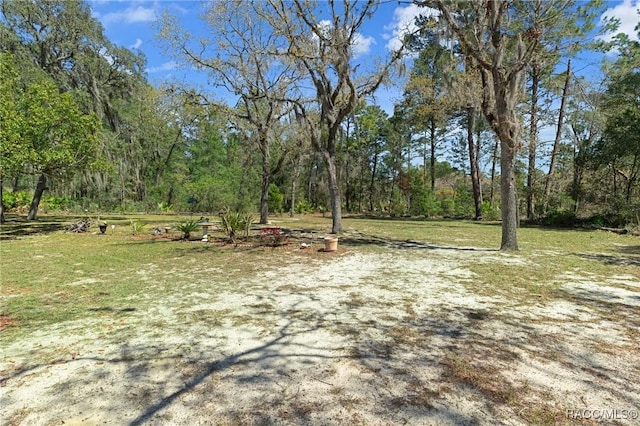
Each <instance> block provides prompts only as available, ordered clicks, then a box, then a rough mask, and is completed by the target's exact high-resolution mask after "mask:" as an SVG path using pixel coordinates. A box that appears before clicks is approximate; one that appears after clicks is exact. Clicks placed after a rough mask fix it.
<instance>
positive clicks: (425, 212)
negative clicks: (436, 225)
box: [411, 185, 441, 218]
mask: <svg viewBox="0 0 640 426" xmlns="http://www.w3.org/2000/svg"><path fill="white" fill-rule="evenodd" d="M440 214H441V208H440V202H439V201H438V199H437V198H436V196H435V194H434V193H433V192H432V191H431V190H430V189H429V188H428V187H426V186H424V185H422V186H421V187H420V188H418V189H417V190H415V191H414V194H413V197H412V203H411V215H413V216H424V217H427V218H430V217H436V216H439V215H440Z"/></svg>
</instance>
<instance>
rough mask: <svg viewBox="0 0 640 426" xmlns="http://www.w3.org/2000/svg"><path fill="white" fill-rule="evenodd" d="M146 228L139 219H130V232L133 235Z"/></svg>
mask: <svg viewBox="0 0 640 426" xmlns="http://www.w3.org/2000/svg"><path fill="white" fill-rule="evenodd" d="M145 228H146V225H145V224H144V223H142V222H140V221H139V220H132V221H131V233H132V234H133V235H138V234H140V233H141V232H143V231H144V229H145Z"/></svg>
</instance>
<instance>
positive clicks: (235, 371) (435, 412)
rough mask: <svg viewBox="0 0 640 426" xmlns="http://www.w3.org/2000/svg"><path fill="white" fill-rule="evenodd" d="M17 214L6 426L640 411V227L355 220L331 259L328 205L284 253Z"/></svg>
mask: <svg viewBox="0 0 640 426" xmlns="http://www.w3.org/2000/svg"><path fill="white" fill-rule="evenodd" d="M8 219H9V220H8V222H7V223H6V224H5V225H3V226H2V227H0V329H1V332H0V347H1V348H2V355H3V356H2V360H1V362H0V384H1V386H2V387H1V388H0V389H1V390H2V392H1V394H0V418H2V419H4V421H6V422H7V424H61V423H62V422H64V423H65V424H83V425H90V424H103V423H104V422H106V423H109V424H130V425H135V424H143V423H145V424H146V423H148V424H184V425H192V424H199V423H202V424H372V425H378V424H401V423H404V424H438V425H440V424H470V425H473V424H487V425H489V424H524V425H527V424H535V425H538V424H544V425H553V424H598V423H599V422H602V421H603V420H606V421H609V422H610V423H611V422H614V423H613V424H616V423H615V422H617V424H636V422H637V421H638V420H637V419H634V418H633V416H634V415H637V414H638V411H637V410H638V408H640V397H639V396H638V395H640V388H638V383H640V345H639V343H638V342H640V238H638V237H634V236H630V235H617V234H612V233H607V232H602V231H590V230H561V229H546V228H537V227H523V228H521V229H520V230H519V234H518V235H519V243H520V248H521V250H520V251H519V252H517V253H502V252H500V251H498V250H497V247H499V243H500V225H499V224H497V223H485V222H480V223H476V222H462V221H415V220H405V219H394V220H392V219H377V220H374V219H364V218H355V217H354V218H345V219H344V220H343V222H344V227H345V231H344V233H342V234H341V235H340V240H339V248H338V251H337V252H335V253H325V252H323V251H322V248H323V247H324V245H323V242H322V238H323V237H324V236H325V235H327V233H328V232H329V230H330V228H331V219H330V218H329V217H326V218H325V217H321V216H315V215H307V216H297V217H295V218H289V217H286V216H282V217H274V218H273V224H272V225H271V226H274V225H275V226H280V227H281V228H282V229H284V230H285V231H286V232H287V233H289V234H290V240H289V244H287V245H285V246H281V247H275V248H273V247H267V246H263V245H260V244H258V242H259V238H258V234H259V231H258V228H259V226H258V225H256V226H255V227H254V230H253V231H252V240H251V242H242V241H240V242H238V243H237V244H229V243H225V242H224V236H223V235H222V234H221V233H220V232H219V231H215V230H214V231H213V232H212V233H210V236H211V238H210V240H209V242H202V241H199V238H198V236H199V232H196V233H195V234H196V235H192V240H191V241H184V240H181V239H180V235H179V234H180V233H179V232H177V231H175V225H176V223H178V222H180V221H182V220H185V219H187V218H186V217H178V216H169V215H162V216H151V215H135V216H130V217H129V216H120V215H114V216H106V217H103V218H102V219H104V220H106V221H107V222H108V228H107V231H106V234H104V235H101V234H100V233H99V231H98V229H97V225H95V224H94V226H93V227H92V229H91V231H90V232H88V233H72V232H65V231H64V228H65V227H66V226H67V225H68V224H70V223H72V222H74V221H76V220H77V219H78V218H76V217H71V216H69V217H67V216H43V217H42V218H41V219H40V220H39V221H38V222H37V223H26V222H24V221H22V220H20V219H18V218H16V217H11V216H9V218H8ZM132 221H135V222H139V223H143V224H144V225H145V227H144V229H143V230H142V231H141V232H138V233H137V235H133V231H132V226H131V222H132ZM216 221H217V219H216ZM112 225H115V226H114V227H112ZM166 227H172V228H174V230H173V231H170V233H169V234H166V233H165V232H164V230H165V228H166ZM155 228H160V229H161V230H162V234H161V235H154V233H153V230H154V229H155ZM303 243H304V244H305V245H307V246H308V247H307V248H301V247H302V246H301V244H303ZM584 410H603V411H599V412H598V413H597V415H599V416H600V418H594V415H593V414H594V413H593V412H590V411H584ZM607 410H608V411H607ZM634 410H636V411H634ZM603 416H605V417H603ZM606 416H609V417H606ZM612 416H613V417H612ZM580 417H582V418H580Z"/></svg>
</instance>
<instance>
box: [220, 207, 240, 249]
mask: <svg viewBox="0 0 640 426" xmlns="http://www.w3.org/2000/svg"><path fill="white" fill-rule="evenodd" d="M220 224H221V225H222V231H223V232H224V233H225V235H226V236H227V237H229V240H230V241H231V242H234V241H235V238H236V234H237V233H238V231H240V230H241V229H244V220H243V217H242V214H240V213H239V212H232V211H227V212H226V213H225V214H223V215H222V216H221V217H220Z"/></svg>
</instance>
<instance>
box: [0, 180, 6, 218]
mask: <svg viewBox="0 0 640 426" xmlns="http://www.w3.org/2000/svg"><path fill="white" fill-rule="evenodd" d="M2 185H3V183H2V179H0V223H4V222H5V217H4V202H3V201H2V195H3V187H2Z"/></svg>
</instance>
